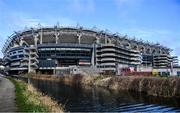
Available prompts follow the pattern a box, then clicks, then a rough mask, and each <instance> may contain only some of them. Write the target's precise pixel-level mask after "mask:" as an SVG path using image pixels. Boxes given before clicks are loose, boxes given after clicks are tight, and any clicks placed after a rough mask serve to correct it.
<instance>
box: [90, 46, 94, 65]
mask: <svg viewBox="0 0 180 113" xmlns="http://www.w3.org/2000/svg"><path fill="white" fill-rule="evenodd" d="M94 46H95V44H93V49H92V58H91V64H92V66H94V49H95V48H94Z"/></svg>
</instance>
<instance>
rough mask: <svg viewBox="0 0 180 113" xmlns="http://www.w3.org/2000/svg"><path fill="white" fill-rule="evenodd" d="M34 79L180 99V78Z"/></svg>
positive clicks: (57, 77) (95, 77)
mask: <svg viewBox="0 0 180 113" xmlns="http://www.w3.org/2000/svg"><path fill="white" fill-rule="evenodd" d="M32 78H33V79H41V80H52V81H57V82H63V83H64V84H69V85H73V84H80V85H90V86H99V87H104V88H108V89H112V90H116V91H121V90H127V91H134V92H143V93H146V94H147V95H151V96H157V97H176V98H179V97H180V90H178V89H180V78H179V77H163V78H162V77H144V76H80V75H78V76H49V75H36V76H32Z"/></svg>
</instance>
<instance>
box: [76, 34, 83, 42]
mask: <svg viewBox="0 0 180 113" xmlns="http://www.w3.org/2000/svg"><path fill="white" fill-rule="evenodd" d="M77 36H78V43H79V44H81V36H82V34H78V35H77Z"/></svg>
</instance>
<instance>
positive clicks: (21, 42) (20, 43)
mask: <svg viewBox="0 0 180 113" xmlns="http://www.w3.org/2000/svg"><path fill="white" fill-rule="evenodd" d="M19 45H20V46H22V45H23V38H20V42H19Z"/></svg>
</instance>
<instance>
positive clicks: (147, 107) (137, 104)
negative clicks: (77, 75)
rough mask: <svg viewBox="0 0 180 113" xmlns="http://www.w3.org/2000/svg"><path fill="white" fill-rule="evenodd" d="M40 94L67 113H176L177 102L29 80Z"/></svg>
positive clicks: (175, 100) (170, 99)
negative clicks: (84, 112) (60, 104)
mask: <svg viewBox="0 0 180 113" xmlns="http://www.w3.org/2000/svg"><path fill="white" fill-rule="evenodd" d="M31 82H32V84H33V85H34V86H35V87H37V88H38V89H39V90H41V91H42V92H43V93H45V94H48V95H50V96H51V97H53V98H54V99H55V100H57V101H58V102H59V103H62V104H63V105H65V109H66V110H67V111H79V112H81V111H139V112H145V111H159V112H168V111H175V112H180V99H173V98H169V99H165V98H159V97H152V96H147V95H145V94H142V93H134V92H128V91H121V92H117V91H112V90H107V89H104V88H100V87H90V86H80V85H72V86H69V85H64V84H62V83H60V82H52V81H43V80H31Z"/></svg>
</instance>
